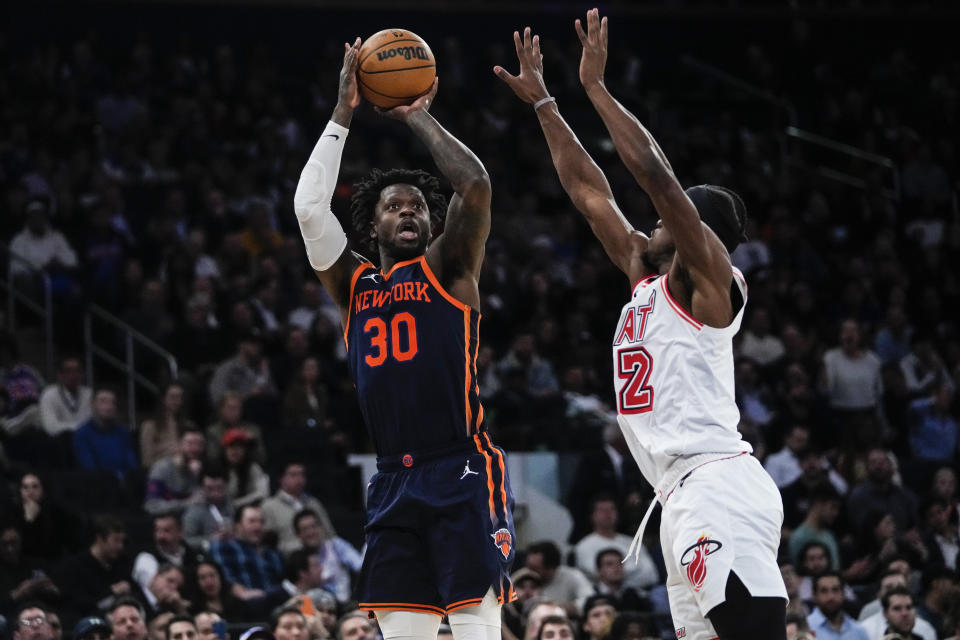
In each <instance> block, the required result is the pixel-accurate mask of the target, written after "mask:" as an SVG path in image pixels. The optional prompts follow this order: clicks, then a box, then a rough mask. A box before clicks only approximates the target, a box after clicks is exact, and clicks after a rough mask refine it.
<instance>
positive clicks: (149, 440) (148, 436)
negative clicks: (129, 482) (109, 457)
mask: <svg viewBox="0 0 960 640" xmlns="http://www.w3.org/2000/svg"><path fill="white" fill-rule="evenodd" d="M183 394H184V390H183V385H182V384H180V383H179V382H171V383H170V384H168V385H167V388H166V389H164V392H163V399H162V400H161V404H160V407H159V410H158V411H157V413H156V415H155V416H154V417H153V418H150V419H148V420H144V421H143V422H142V423H141V424H140V464H141V465H143V467H144V468H146V469H149V468H150V467H151V466H153V464H154V463H155V462H157V461H158V460H160V459H161V458H165V457H168V456H173V455H174V454H176V453H178V441H179V440H180V439H181V438H182V434H183V432H184V431H186V430H194V429H196V426H195V425H194V424H193V422H192V421H191V420H190V419H189V418H187V417H186V415H185V412H184V405H183V402H184V395H183Z"/></svg>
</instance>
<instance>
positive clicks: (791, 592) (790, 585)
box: [780, 561, 810, 624]
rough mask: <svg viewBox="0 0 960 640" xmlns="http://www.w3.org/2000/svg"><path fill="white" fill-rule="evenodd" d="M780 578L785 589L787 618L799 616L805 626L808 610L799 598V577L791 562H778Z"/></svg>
mask: <svg viewBox="0 0 960 640" xmlns="http://www.w3.org/2000/svg"><path fill="white" fill-rule="evenodd" d="M780 576H781V577H782V578H783V585H784V586H785V587H786V589H787V617H788V618H789V617H790V615H799V616H801V617H802V618H803V621H804V624H806V621H807V616H808V615H810V608H809V607H808V606H807V603H806V602H804V601H803V598H802V597H800V576H799V574H797V569H796V567H795V566H794V565H793V563H792V562H784V561H781V562H780Z"/></svg>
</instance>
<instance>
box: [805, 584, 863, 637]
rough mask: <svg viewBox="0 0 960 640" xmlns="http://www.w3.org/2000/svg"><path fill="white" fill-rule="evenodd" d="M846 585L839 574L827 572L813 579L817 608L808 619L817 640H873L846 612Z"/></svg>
mask: <svg viewBox="0 0 960 640" xmlns="http://www.w3.org/2000/svg"><path fill="white" fill-rule="evenodd" d="M844 586H845V583H844V581H843V577H842V576H841V575H840V574H839V573H837V572H836V571H825V572H824V573H821V574H820V575H818V576H816V577H815V578H814V579H813V599H814V603H815V604H816V609H814V611H813V613H811V614H810V617H809V618H807V623H808V624H809V625H810V629H811V631H813V632H814V633H815V634H816V636H817V640H871V638H870V636H868V635H867V632H866V630H864V628H863V627H862V626H861V625H860V624H859V623H858V622H856V621H854V620H853V618H851V617H850V616H848V615H847V613H846V612H845V611H844V610H843V593H844Z"/></svg>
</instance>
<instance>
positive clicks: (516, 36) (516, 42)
mask: <svg viewBox="0 0 960 640" xmlns="http://www.w3.org/2000/svg"><path fill="white" fill-rule="evenodd" d="M513 48H514V49H516V50H517V57H518V58H519V57H520V56H521V55H522V51H523V42H521V40H520V32H519V31H514V32H513Z"/></svg>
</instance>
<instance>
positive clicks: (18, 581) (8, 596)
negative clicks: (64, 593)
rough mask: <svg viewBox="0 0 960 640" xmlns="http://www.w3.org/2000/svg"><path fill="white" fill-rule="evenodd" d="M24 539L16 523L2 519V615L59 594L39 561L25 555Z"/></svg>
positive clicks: (0, 562) (0, 563) (0, 577)
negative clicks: (28, 603) (40, 568)
mask: <svg viewBox="0 0 960 640" xmlns="http://www.w3.org/2000/svg"><path fill="white" fill-rule="evenodd" d="M21 540H22V539H21V535H20V530H19V529H18V528H17V527H16V525H15V524H14V523H12V522H0V616H10V615H12V614H13V613H14V612H15V610H16V608H17V607H18V606H21V605H23V604H24V603H26V602H31V601H34V600H55V599H56V598H57V597H58V596H59V594H60V592H59V590H58V589H57V587H56V585H55V584H53V581H51V580H50V578H48V577H47V576H46V574H44V572H43V571H39V570H38V567H39V566H40V565H39V563H38V561H37V560H36V559H35V558H29V557H27V556H25V555H24V554H23V546H22V542H21Z"/></svg>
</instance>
